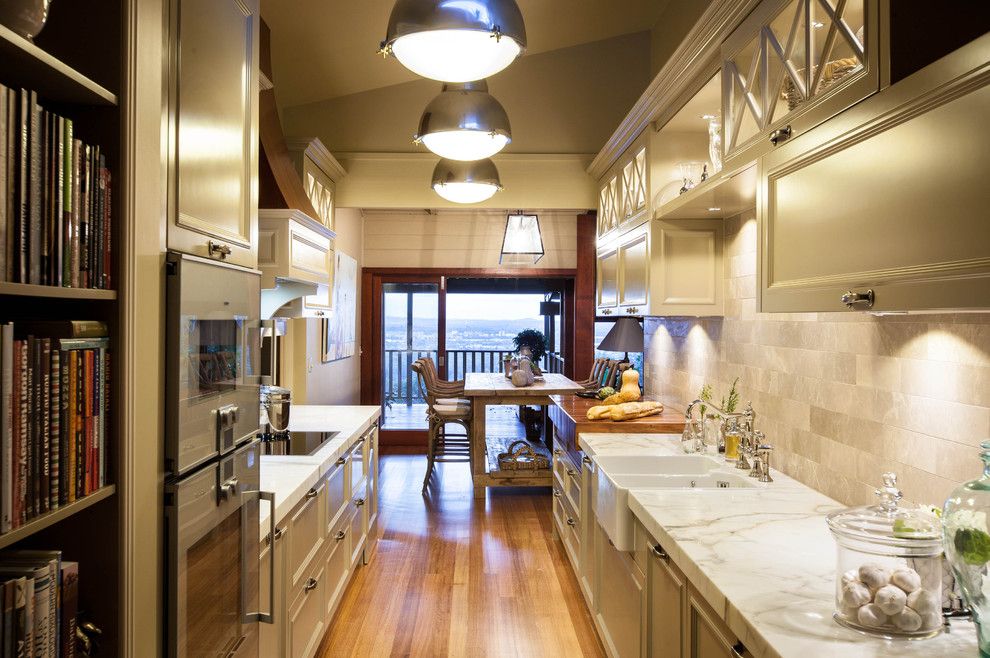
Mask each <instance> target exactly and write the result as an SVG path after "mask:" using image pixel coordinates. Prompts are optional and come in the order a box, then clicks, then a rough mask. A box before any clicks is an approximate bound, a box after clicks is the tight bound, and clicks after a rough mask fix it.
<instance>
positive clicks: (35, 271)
mask: <svg viewBox="0 0 990 658" xmlns="http://www.w3.org/2000/svg"><path fill="white" fill-rule="evenodd" d="M30 107H31V110H30V111H31V128H30V148H31V164H30V174H29V175H30V184H31V188H30V189H31V192H30V194H31V196H30V202H29V203H30V208H29V210H30V215H29V216H30V222H31V226H30V229H29V236H28V245H29V250H28V281H29V283H35V284H40V283H41V239H42V236H41V184H42V176H41V172H42V164H41V150H42V139H43V137H42V134H41V107H39V106H38V94H37V93H36V92H34V91H32V92H31V106H30Z"/></svg>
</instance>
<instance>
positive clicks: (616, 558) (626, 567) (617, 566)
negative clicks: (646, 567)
mask: <svg viewBox="0 0 990 658" xmlns="http://www.w3.org/2000/svg"><path fill="white" fill-rule="evenodd" d="M596 530H597V533H598V537H597V539H596V541H598V542H599V544H598V545H599V547H600V551H599V555H600V557H599V559H600V563H599V567H600V568H599V572H600V573H601V574H603V576H604V577H602V578H601V581H600V590H599V598H598V606H597V607H598V615H597V616H598V623H599V626H600V627H601V628H602V630H603V633H602V635H603V637H602V640H603V641H604V643H605V645H606V647H607V648H608V649H609V654H610V655H612V656H615V657H616V658H638V656H639V655H640V648H641V646H642V632H643V620H642V592H643V583H642V581H641V580H640V579H638V578H637V577H636V574H635V565H634V564H633V562H632V560H631V559H630V558H629V556H628V555H625V554H623V553H622V552H621V551H619V550H617V549H616V548H615V547H614V546H612V543H611V542H610V541H609V539H608V536H607V535H606V534H605V532H604V531H603V530H601V528H597V529H596ZM713 655H714V654H713Z"/></svg>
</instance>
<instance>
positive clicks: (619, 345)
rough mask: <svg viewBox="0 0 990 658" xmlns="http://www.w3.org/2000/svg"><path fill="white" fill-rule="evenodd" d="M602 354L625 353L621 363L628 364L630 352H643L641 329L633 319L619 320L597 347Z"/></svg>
mask: <svg viewBox="0 0 990 658" xmlns="http://www.w3.org/2000/svg"><path fill="white" fill-rule="evenodd" d="M598 349H600V350H602V351H603V352H625V354H626V355H625V356H624V357H622V363H629V353H630V352H642V351H643V327H642V325H640V324H639V321H637V320H636V319H635V318H619V319H618V320H616V321H615V324H614V325H613V326H612V328H611V329H610V330H609V332H608V333H607V334H605V338H603V339H602V342H601V343H600V344H599V345H598Z"/></svg>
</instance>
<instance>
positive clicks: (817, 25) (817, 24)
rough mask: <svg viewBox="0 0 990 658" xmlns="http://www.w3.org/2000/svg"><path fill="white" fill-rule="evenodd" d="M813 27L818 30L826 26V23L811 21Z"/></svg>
mask: <svg viewBox="0 0 990 658" xmlns="http://www.w3.org/2000/svg"><path fill="white" fill-rule="evenodd" d="M811 27H813V28H815V29H816V30H820V29H822V28H823V27H825V23H822V22H821V21H811Z"/></svg>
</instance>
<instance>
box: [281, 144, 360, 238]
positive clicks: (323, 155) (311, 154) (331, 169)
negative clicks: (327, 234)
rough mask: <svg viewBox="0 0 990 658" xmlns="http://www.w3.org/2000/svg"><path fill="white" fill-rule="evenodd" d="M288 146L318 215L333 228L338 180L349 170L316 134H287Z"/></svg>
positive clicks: (328, 226) (307, 194)
mask: <svg viewBox="0 0 990 658" xmlns="http://www.w3.org/2000/svg"><path fill="white" fill-rule="evenodd" d="M285 146H286V148H287V149H288V151H289V155H290V156H291V158H292V163H293V164H294V165H295V167H296V172H297V173H298V174H299V177H300V179H302V182H303V189H304V190H305V191H306V196H308V197H309V200H310V203H312V204H313V209H314V210H316V214H317V217H316V219H319V220H320V221H321V222H322V223H323V225H324V226H326V227H327V228H328V229H330V230H331V231H332V230H334V211H335V209H336V197H337V183H338V182H340V180H341V179H342V178H343V177H344V176H345V175H346V173H347V172H346V171H345V170H344V168H343V167H342V166H341V165H340V163H339V162H337V159H336V158H334V157H333V155H332V154H331V153H330V151H329V150H328V149H327V147H326V146H324V145H323V142H322V141H320V139H319V138H317V137H287V138H286V139H285Z"/></svg>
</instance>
